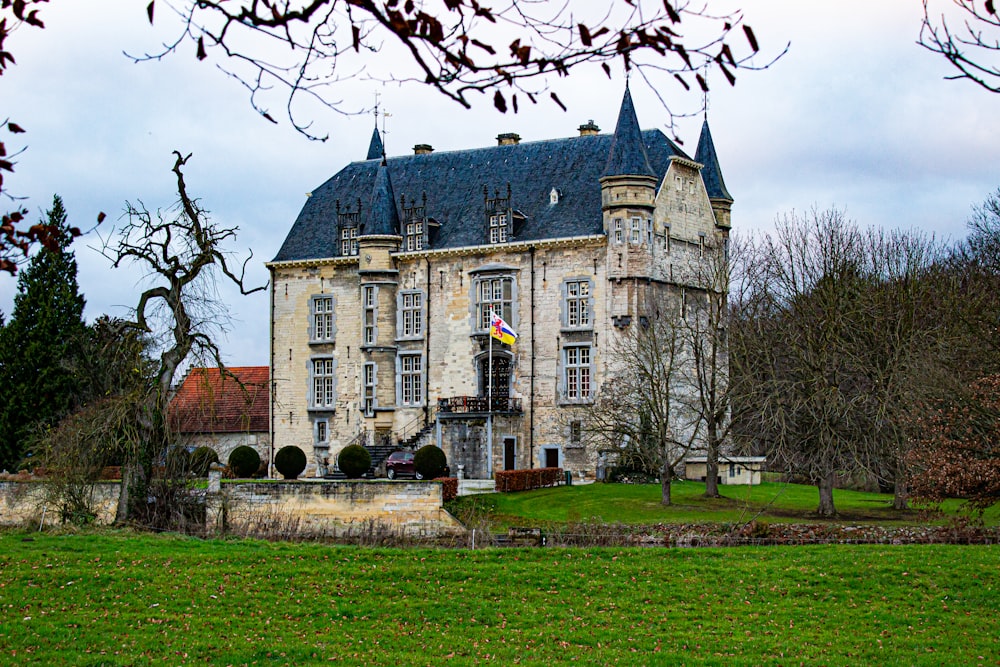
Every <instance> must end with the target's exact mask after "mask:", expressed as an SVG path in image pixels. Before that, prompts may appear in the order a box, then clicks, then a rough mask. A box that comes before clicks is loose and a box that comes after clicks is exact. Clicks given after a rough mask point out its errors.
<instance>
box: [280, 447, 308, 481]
mask: <svg viewBox="0 0 1000 667" xmlns="http://www.w3.org/2000/svg"><path fill="white" fill-rule="evenodd" d="M274 467H275V468H276V469H277V470H278V472H280V473H281V475H282V477H284V478H285V479H295V478H297V477H298V476H299V475H301V474H302V471H303V470H305V469H306V453H305V452H303V451H302V450H301V449H299V448H298V447H296V446H295V445H288V446H287V447H282V448H281V449H279V450H278V453H277V454H275V455H274Z"/></svg>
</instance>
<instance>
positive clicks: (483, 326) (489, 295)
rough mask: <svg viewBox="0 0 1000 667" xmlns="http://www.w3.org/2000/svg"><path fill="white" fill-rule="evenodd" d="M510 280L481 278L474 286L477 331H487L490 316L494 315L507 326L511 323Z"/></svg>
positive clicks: (511, 286) (511, 284)
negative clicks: (500, 318) (501, 319)
mask: <svg viewBox="0 0 1000 667" xmlns="http://www.w3.org/2000/svg"><path fill="white" fill-rule="evenodd" d="M513 289H514V280H513V279H512V278H481V279H480V280H479V282H478V283H477V285H476V323H477V330H478V331H489V328H490V316H491V314H492V313H494V312H495V313H496V314H497V315H499V316H500V317H502V318H503V319H504V321H505V322H507V324H510V325H512V326H513V322H512V321H511V320H512V318H511V300H512V293H513Z"/></svg>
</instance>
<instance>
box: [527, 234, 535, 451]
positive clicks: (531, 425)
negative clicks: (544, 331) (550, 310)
mask: <svg viewBox="0 0 1000 667" xmlns="http://www.w3.org/2000/svg"><path fill="white" fill-rule="evenodd" d="M528 250H529V252H530V253H531V331H530V335H531V370H530V373H531V382H530V388H529V390H528V467H529V468H534V467H535V246H531V247H530V248H529V249H528Z"/></svg>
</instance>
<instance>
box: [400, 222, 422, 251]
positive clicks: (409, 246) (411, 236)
mask: <svg viewBox="0 0 1000 667" xmlns="http://www.w3.org/2000/svg"><path fill="white" fill-rule="evenodd" d="M403 236H404V239H405V244H404V246H403V247H404V248H405V249H406V252H415V251H418V250H423V249H424V221H423V220H410V221H409V222H407V223H406V224H405V225H404V229H403Z"/></svg>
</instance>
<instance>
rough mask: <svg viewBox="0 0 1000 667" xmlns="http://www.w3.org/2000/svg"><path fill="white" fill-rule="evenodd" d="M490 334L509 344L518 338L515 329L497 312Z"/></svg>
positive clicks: (494, 314)
mask: <svg viewBox="0 0 1000 667" xmlns="http://www.w3.org/2000/svg"><path fill="white" fill-rule="evenodd" d="M490 335H491V336H493V337H494V338H496V339H497V340H498V341H500V342H501V343H507V344H508V345H513V344H514V341H515V340H517V334H516V333H514V330H513V329H511V328H510V325H509V324H507V323H506V322H504V321H503V318H502V317H500V316H499V315H497V314H496V313H493V319H492V324H491V325H490Z"/></svg>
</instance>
